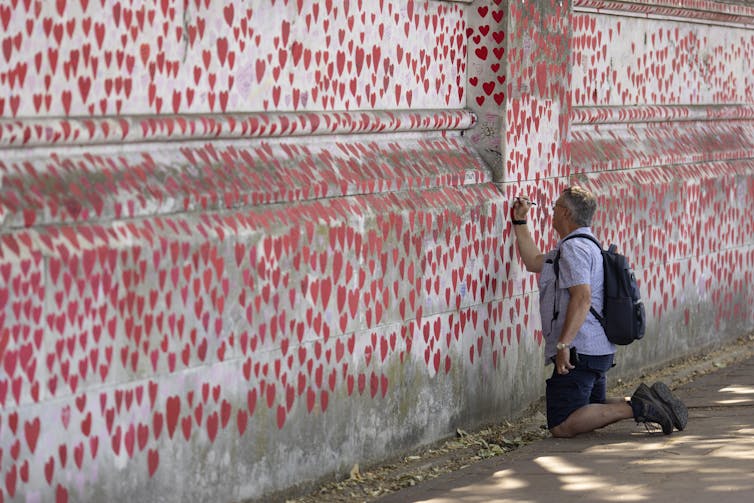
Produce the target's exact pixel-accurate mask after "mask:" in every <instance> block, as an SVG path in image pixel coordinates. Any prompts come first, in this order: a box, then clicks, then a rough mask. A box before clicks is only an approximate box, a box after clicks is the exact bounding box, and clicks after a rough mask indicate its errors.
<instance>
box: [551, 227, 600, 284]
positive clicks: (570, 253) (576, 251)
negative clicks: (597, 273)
mask: <svg viewBox="0 0 754 503" xmlns="http://www.w3.org/2000/svg"><path fill="white" fill-rule="evenodd" d="M575 241H576V240H575V239H572V240H569V241H567V242H565V243H563V244H562V245H561V246H560V261H559V263H558V267H559V271H560V279H559V281H558V286H559V288H570V287H572V286H576V285H591V283H592V281H591V279H592V261H593V255H592V254H591V253H590V251H589V249H588V248H585V247H583V246H579V244H578V243H576V242H575ZM587 244H588V245H589V246H594V245H593V244H592V243H591V242H587Z"/></svg>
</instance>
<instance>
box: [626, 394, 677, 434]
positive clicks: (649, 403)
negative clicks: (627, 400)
mask: <svg viewBox="0 0 754 503" xmlns="http://www.w3.org/2000/svg"><path fill="white" fill-rule="evenodd" d="M631 409H633V412H634V419H635V420H636V422H637V423H645V424H646V423H657V424H659V425H660V427H662V432H663V433H664V434H665V435H670V434H671V433H672V432H673V423H672V421H671V419H670V416H669V415H668V413H667V412H666V407H665V406H664V404H662V403H661V402H660V401H659V400H658V399H656V398H655V397H654V395H653V393H652V390H651V389H649V386H647V385H646V384H644V383H641V384H640V385H639V387H638V388H636V391H635V392H634V394H633V396H631Z"/></svg>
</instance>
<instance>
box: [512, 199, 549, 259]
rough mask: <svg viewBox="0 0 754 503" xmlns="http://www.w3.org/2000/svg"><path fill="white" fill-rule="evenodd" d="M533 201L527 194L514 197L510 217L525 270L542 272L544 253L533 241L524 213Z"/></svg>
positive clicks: (525, 213)
mask: <svg viewBox="0 0 754 503" xmlns="http://www.w3.org/2000/svg"><path fill="white" fill-rule="evenodd" d="M532 206H534V203H533V202H531V201H530V200H529V196H527V195H521V196H518V197H517V198H515V199H514V201H513V205H512V206H511V218H512V220H513V231H514V233H515V234H516V244H517V245H518V252H519V255H521V259H522V260H523V261H524V265H525V266H526V270H527V271H529V272H542V264H543V263H544V261H545V259H544V255H542V252H541V251H539V248H538V247H537V245H536V244H535V243H534V239H533V238H532V236H531V233H530V232H529V226H528V225H527V224H526V215H527V214H528V213H529V209H531V207H532Z"/></svg>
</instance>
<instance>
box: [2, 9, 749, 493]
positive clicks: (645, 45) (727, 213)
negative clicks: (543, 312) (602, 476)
mask: <svg viewBox="0 0 754 503" xmlns="http://www.w3.org/2000/svg"><path fill="white" fill-rule="evenodd" d="M0 27H2V30H0V44H1V46H0V47H1V48H2V51H1V52H0V149H1V151H2V156H0V180H1V182H0V183H1V184H0V439H2V440H0V475H2V477H0V501H15V500H18V501H52V500H55V501H121V500H129V501H130V500H133V501H205V500H206V501H210V500H211V501H240V500H246V499H260V498H264V496H265V495H268V494H271V493H273V492H277V491H282V490H286V489H289V488H292V487H296V486H298V487H301V486H302V485H306V484H310V483H312V482H313V481H316V480H319V479H321V478H323V477H328V476H333V475H336V476H337V475H339V474H344V473H347V472H348V471H349V470H350V468H351V467H352V466H353V464H354V463H360V464H361V465H365V464H369V463H372V462H377V461H379V460H382V459H385V458H387V457H390V456H394V455H396V454H398V453H401V452H405V451H406V450H407V449H409V448H411V447H415V446H419V445H423V444H427V443H430V442H433V441H436V440H438V439H440V438H444V437H447V436H449V435H451V434H452V432H454V431H455V429H456V428H464V429H468V428H473V427H476V426H479V425H481V424H484V423H489V422H493V421H499V420H502V419H504V418H509V419H510V418H513V417H515V415H516V414H517V413H519V412H520V411H521V410H523V409H524V408H525V407H526V406H527V405H528V404H529V403H531V402H532V401H533V400H535V399H537V398H538V397H539V396H540V395H541V393H542V390H543V375H544V372H545V371H546V370H545V368H544V365H543V361H542V360H543V359H542V358H541V348H540V346H541V342H542V333H541V329H540V321H539V316H538V296H537V284H536V277H535V276H533V275H529V274H526V273H524V272H523V271H522V269H521V264H520V261H519V260H518V258H517V256H516V252H515V247H514V243H513V240H512V236H511V228H510V225H509V223H508V214H509V201H510V198H511V197H512V196H513V195H515V194H517V193H519V192H521V191H527V192H530V193H531V194H532V196H533V197H534V198H535V199H536V200H537V202H538V206H537V210H536V212H535V213H534V215H533V221H532V223H531V225H532V228H533V232H534V235H535V238H536V240H537V242H538V243H539V245H540V246H542V247H547V246H552V245H553V244H554V243H555V236H554V235H553V234H552V231H551V229H550V226H549V218H550V216H549V210H548V208H549V205H550V203H551V202H552V201H553V200H554V199H555V198H556V197H557V194H558V192H559V191H560V190H561V189H562V188H564V187H565V186H567V185H568V184H569V183H572V182H576V183H580V184H583V185H586V186H588V187H589V188H591V189H592V190H594V191H595V192H596V193H597V194H598V196H599V198H600V202H601V211H600V213H599V214H598V221H597V222H596V225H595V230H596V232H597V234H598V235H599V236H600V237H601V238H602V239H603V240H604V241H605V242H618V243H620V245H621V247H622V248H623V249H624V250H625V251H626V252H627V253H628V254H629V255H630V256H631V257H633V258H634V262H635V264H634V265H635V266H636V269H637V272H638V274H639V278H640V281H641V286H642V288H643V291H644V296H645V299H646V302H647V306H648V312H649V313H650V317H651V318H650V324H649V331H648V334H647V336H646V337H645V339H644V340H643V341H642V342H641V343H639V344H634V345H633V346H631V347H629V348H622V349H621V350H620V355H619V361H620V362H621V363H620V365H619V366H618V368H617V369H616V371H615V374H614V375H616V376H617V375H630V374H631V373H633V372H635V371H636V369H638V368H641V367H648V366H655V365H659V364H661V363H662V362H665V361H668V360H670V359H673V358H676V357H678V356H680V355H681V354H686V353H690V352H696V351H698V350H699V348H700V347H704V346H709V345H715V344H720V343H722V342H724V341H725V340H728V339H730V338H732V337H735V336H737V335H740V334H741V333H744V332H746V331H749V330H751V328H752V326H753V325H754V319H753V318H752V314H751V310H750V309H747V306H748V305H750V304H752V301H753V300H754V299H752V296H753V295H754V294H752V292H751V290H750V288H749V286H748V285H749V284H750V283H751V280H752V270H754V250H753V249H752V238H751V236H752V232H751V231H752V225H753V224H752V221H751V217H750V216H749V214H750V212H749V211H747V210H748V209H749V208H751V207H752V203H753V202H754V201H752V199H754V178H753V176H752V175H753V173H752V170H753V168H754V160H752V151H753V150H752V142H754V130H753V127H754V96H753V93H754V85H753V84H754V82H753V80H754V77H753V76H752V70H751V68H752V58H754V9H752V8H749V7H745V6H741V5H737V4H719V3H714V2H706V1H695V2H680V1H664V2H644V1H634V2H617V1H615V2H609V1H599V2H598V1H586V0H574V1H573V4H571V3H569V2H556V1H554V0H540V1H533V2H506V1H503V0H484V1H482V0H477V1H458V2H440V1H428V0H424V1H414V0H380V1H361V0H358V1H357V0H350V1H348V0H332V1H329V0H328V1H326V2H319V1H314V0H263V1H260V2H253V3H249V2H244V1H241V0H161V1H160V2H150V1H146V0H57V1H55V2H39V1H35V0H10V1H6V2H3V3H2V5H0Z"/></svg>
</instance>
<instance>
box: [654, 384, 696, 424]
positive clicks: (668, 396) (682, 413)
mask: <svg viewBox="0 0 754 503" xmlns="http://www.w3.org/2000/svg"><path fill="white" fill-rule="evenodd" d="M652 393H653V394H654V395H655V396H656V397H657V398H658V399H659V400H660V401H661V402H662V403H663V404H665V409H666V410H667V411H668V415H669V416H670V419H671V420H672V421H673V426H675V427H676V429H678V430H683V429H684V428H685V427H686V423H688V421H689V410H688V409H687V408H686V405H684V403H683V402H682V401H681V400H680V399H679V398H678V397H677V396H675V395H674V394H673V392H672V391H670V388H668V387H667V385H666V384H665V383H662V382H656V383H654V384H653V385H652Z"/></svg>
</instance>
